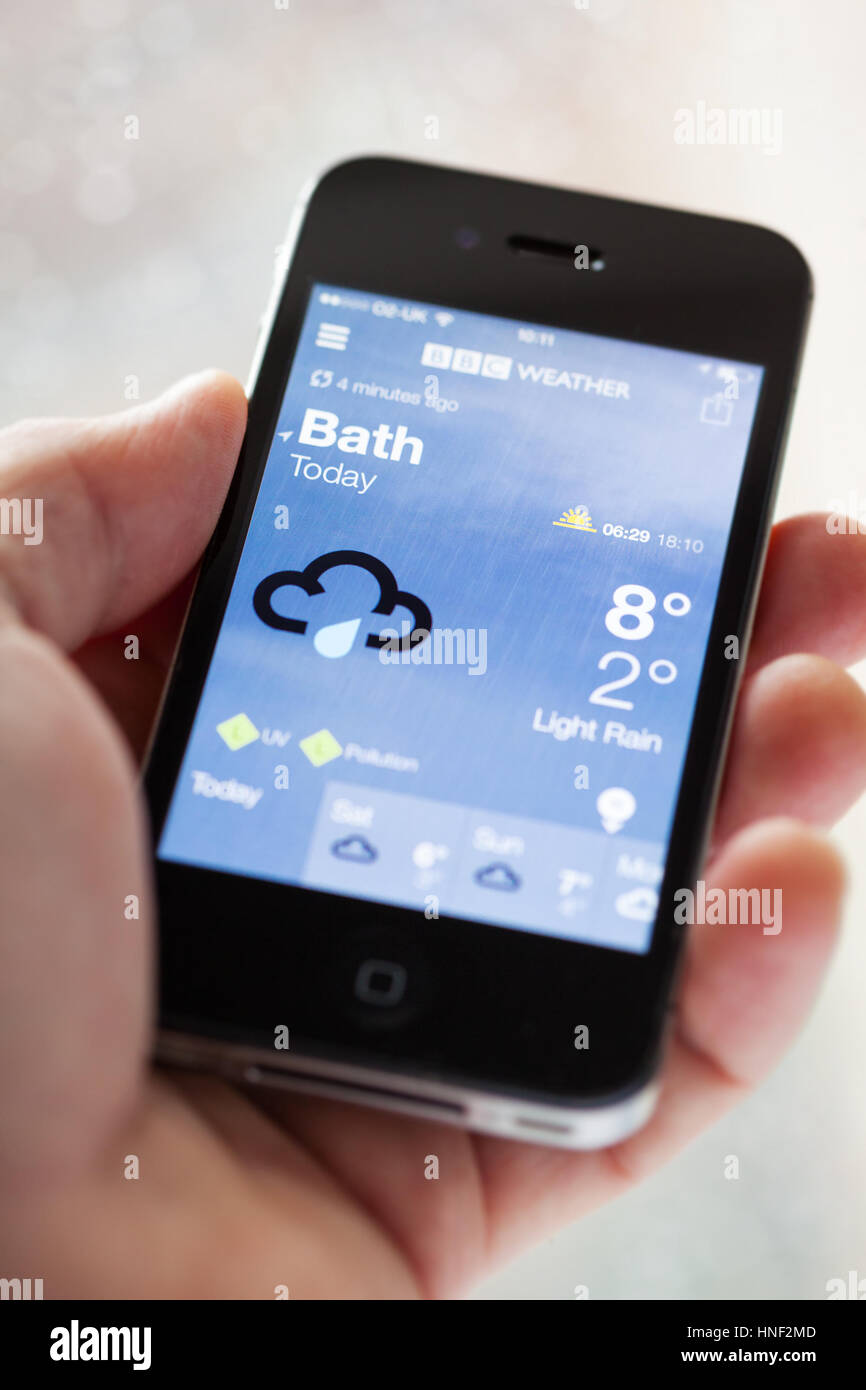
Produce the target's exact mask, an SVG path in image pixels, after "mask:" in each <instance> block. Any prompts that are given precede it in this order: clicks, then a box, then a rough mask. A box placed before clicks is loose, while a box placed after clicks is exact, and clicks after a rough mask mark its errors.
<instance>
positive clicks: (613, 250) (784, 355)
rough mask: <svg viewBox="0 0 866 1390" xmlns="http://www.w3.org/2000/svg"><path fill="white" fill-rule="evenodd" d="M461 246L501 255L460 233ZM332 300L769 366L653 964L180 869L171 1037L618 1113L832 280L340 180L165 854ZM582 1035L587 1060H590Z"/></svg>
mask: <svg viewBox="0 0 866 1390" xmlns="http://www.w3.org/2000/svg"><path fill="white" fill-rule="evenodd" d="M462 228H472V229H473V230H474V232H475V233H477V238H467V237H461V236H459V235H457V234H458V232H459V231H460V229H462ZM514 236H531V237H533V238H537V239H539V240H542V241H549V242H551V243H560V244H562V243H567V244H572V245H579V244H585V245H589V246H592V247H594V248H600V254H601V255H602V257H603V259H604V263H605V268H604V270H603V271H601V272H599V273H594V272H582V273H577V272H576V271H574V270H572V269H571V268H570V267H565V266H563V264H562V262H561V260H546V259H545V258H543V257H522V256H518V255H515V254H514V252H513V250H512V249H511V247H510V246H509V244H508V239H509V237H514ZM467 242H472V244H471V245H467V244H466V243H467ZM314 282H323V283H326V284H333V285H339V286H344V287H346V288H349V289H352V288H354V289H358V290H360V291H365V292H368V293H374V294H377V295H381V296H390V297H392V298H401V297H402V298H408V299H412V300H421V301H428V302H431V303H436V304H441V305H443V306H444V307H447V308H455V307H456V308H458V309H466V310H474V311H476V312H480V313H489V314H496V315H499V316H502V317H507V318H513V319H517V320H524V321H527V322H530V323H534V324H537V325H539V326H540V327H545V326H550V327H553V328H556V327H560V328H570V329H576V330H580V331H583V332H587V333H597V334H601V335H603V336H608V337H614V338H623V339H630V340H633V341H640V342H647V343H652V344H656V345H659V346H664V347H672V348H679V349H682V350H685V351H693V352H697V353H701V354H703V355H706V356H708V357H714V358H728V359H733V360H737V361H744V362H750V363H757V364H760V365H761V366H762V367H763V368H764V373H765V374H764V380H763V383H762V389H761V394H760V399H759V402H758V407H757V413H756V418H755V422H754V427H753V431H752V436H751V441H750V446H749V451H748V457H747V459H746V464H745V467H744V472H743V480H742V485H741V488H740V492H739V496H738V501H737V506H736V511H735V515H734V520H733V524H732V528H731V535H730V542H729V545H728V549H727V553H726V557H725V562H724V567H723V572H722V579H721V583H720V587H719V593H718V599H717V604H716V610H715V614H714V618H713V623H712V628H711V634H710V639H709V642H708V647H707V655H706V659H705V663H704V668H703V673H702V677H701V682H700V686H699V691H698V697H697V701H696V708H695V716H694V720H693V724H692V730H691V737H690V741H689V746H688V752H687V756H686V761H685V767H684V773H683V778H682V783H681V790H680V796H679V800H678V803H677V811H676V815H675V819H674V824H673V831H672V835H671V842H670V852H669V856H668V863H667V872H666V875H665V881H664V884H663V885H662V891H661V902H662V905H663V907H662V910H661V911H660V919H659V921H658V922H657V925H656V930H655V932H654V936H653V942H652V946H651V948H650V950H649V951H648V952H647V954H646V955H634V954H631V953H629V952H624V951H618V950H611V949H608V948H603V947H598V946H588V945H583V944H580V943H574V942H569V941H565V940H560V939H556V938H553V937H544V936H539V935H536V934H534V933H524V932H520V931H515V930H513V929H508V928H503V927H498V926H488V925H486V924H482V923H478V922H466V921H461V920H459V919H449V918H440V919H438V920H436V921H432V922H428V921H426V920H425V919H424V917H423V915H422V914H421V913H416V912H411V911H408V910H405V909H402V908H398V907H394V906H391V905H382V904H377V903H371V902H367V901H363V900H359V899H351V898H345V897H341V896H337V895H334V894H328V893H320V892H314V891H312V890H309V889H305V888H298V887H289V886H286V885H283V884H278V883H273V882H266V881H263V880H259V879H253V878H247V877H242V876H238V875H233V874H225V873H218V872H215V871H212V870H206V869H200V868H195V867H192V866H187V865H183V864H179V863H174V862H167V861H162V860H157V861H156V865H157V867H156V876H157V887H158V903H159V913H160V922H161V930H160V951H159V955H160V971H159V975H160V1024H161V1026H162V1027H163V1028H166V1029H170V1030H172V1031H174V1032H177V1033H181V1034H183V1033H185V1034H190V1035H192V1036H198V1035H201V1036H204V1037H208V1038H211V1039H222V1040H224V1041H226V1042H228V1043H233V1044H236V1045H244V1046H248V1047H249V1046H254V1047H261V1048H264V1049H267V1050H268V1051H270V1052H271V1053H272V1052H273V1046H274V1029H275V1027H277V1026H278V1025H281V1024H285V1025H287V1026H288V1027H289V1028H290V1035H291V1053H292V1055H293V1056H295V1057H298V1056H300V1055H308V1056H311V1057H317V1058H322V1059H329V1060H332V1061H336V1062H342V1063H346V1064H351V1065H355V1066H366V1067H373V1068H376V1069H378V1070H381V1071H387V1072H391V1073H394V1074H396V1075H402V1076H407V1077H411V1076H418V1077H424V1078H428V1079H430V1078H432V1079H435V1080H438V1081H440V1082H447V1083H449V1084H451V1085H458V1086H460V1085H462V1086H467V1087H471V1088H473V1089H476V1090H491V1091H498V1092H501V1093H503V1094H507V1095H512V1096H520V1097H524V1098H533V1099H535V1100H537V1101H541V1102H546V1103H548V1104H559V1105H569V1106H570V1105H576V1104H582V1105H598V1104H606V1103H610V1102H612V1101H613V1100H615V1099H617V1098H621V1097H625V1096H627V1095H629V1094H631V1093H632V1092H634V1091H635V1090H637V1089H639V1088H640V1087H641V1086H643V1085H644V1084H646V1082H647V1081H648V1080H649V1078H650V1077H651V1076H652V1074H653V1071H654V1068H655V1066H656V1062H657V1056H658V1052H659V1047H660V1042H661V1038H662V1033H663V1026H664V1021H665V1017H666V1013H667V1009H668V1004H669V998H670V993H671V986H672V981H673V977H674V972H675V967H676V964H677V959H678V956H679V952H680V945H681V937H682V931H683V929H682V928H681V927H680V926H678V925H677V924H676V923H675V922H674V921H673V912H672V908H673V891H674V889H675V887H677V886H682V885H685V884H690V883H692V882H693V881H694V879H695V878H696V877H697V873H698V869H699V865H700V859H701V856H702V853H703V850H704V845H705V837H706V833H707V827H708V822H709V818H710V816H711V814H712V809H713V805H714V800H715V793H716V789H717V785H718V775H719V769H720V766H721V760H722V755H723V751H724V743H725V738H726V733H727V729H728V726H729V717H730V712H731V708H732V704H733V699H734V695H735V691H736V684H737V677H738V674H739V670H740V669H741V665H742V656H743V655H744V650H743V648H744V644H745V641H746V637H747V628H748V624H749V619H750V613H751V608H752V603H753V598H754V594H755V589H756V585H757V581H758V578H759V574H760V568H761V564H762V560H763V554H764V550H765V542H766V537H767V534H768V530H769V524H770V517H771V512H772V506H773V500H774V495H775V488H776V483H777V479H778V471H779V465H780V461H781V455H782V450H783V447H784V440H785V436H786V432H787V428H788V425H789V422H790V415H791V409H792V404H793V396H794V388H795V384H796V378H797V372H798V369H799V362H800V358H801V354H802V346H803V340H804V335H805V327H806V323H807V319H808V312H809V305H810V301H811V295H812V289H811V276H810V273H809V269H808V266H807V265H806V262H805V261H804V259H803V257H802V256H801V254H800V253H799V251H797V249H796V248H795V247H794V246H793V245H792V243H790V242H789V241H787V240H786V239H785V238H783V237H781V236H779V235H778V234H776V233H774V232H771V231H769V230H767V229H765V228H762V227H757V226H753V225H750V224H746V223H739V222H733V221H728V220H725V219H720V218H714V217H707V216H703V215H699V214H694V213H684V212H679V211H675V210H672V209H667V208H660V207H653V206H648V205H644V204H638V203H631V202H626V201H622V200H618V199H611V198H606V197H600V196H596V195H592V194H583V193H575V192H571V191H569V190H565V189H558V188H551V187H543V186H540V185H538V186H537V185H532V184H526V183H521V182H516V181H513V180H508V179H501V178H495V177H490V176H486V175H479V174H474V173H470V172H466V171H462V170H453V169H447V168H442V167H438V166H432V165H424V164H416V163H410V162H408V161H403V160H398V159H389V158H384V157H383V158H380V157H370V158H362V159H355V160H351V161H349V162H347V163H345V164H341V165H338V166H337V167H336V168H334V169H332V170H330V171H329V172H328V173H327V174H326V175H325V176H324V177H323V179H322V180H321V181H320V182H319V183H318V185H317V186H316V189H315V191H314V194H313V196H312V198H311V200H310V203H309V206H308V208H307V210H306V215H305V217H304V221H303V224H302V226H301V229H300V233H299V236H298V240H297V244H296V247H295V250H294V256H293V260H292V263H291V266H290V269H289V274H288V277H287V279H286V282H285V286H284V288H283V291H282V294H281V297H280V300H279V304H278V306H277V309H276V312H275V315H274V319H273V326H272V330H271V333H270V337H269V340H268V344H267V347H266V350H265V353H264V356H263V359H262V362H261V367H260V370H259V373H258V376H257V379H256V382H255V387H254V390H253V392H252V395H251V399H250V411H249V425H248V429H247V434H246V437H245V440H244V443H243V447H242V450H241V454H240V458H239V463H238V467H237V470H236V472H235V475H234V479H233V482H232V485H231V488H230V491H229V495H228V498H227V501H226V504H225V507H224V509H223V512H222V514H221V516H220V519H219V522H218V524H217V527H216V530H215V532H214V535H213V538H212V540H211V542H210V545H209V546H208V549H207V552H206V554H205V557H204V560H203V563H202V568H201V572H200V575H199V578H198V582H197V584H196V588H195V591H194V594H193V598H192V600H191V604H190V608H189V613H188V616H187V622H186V625H185V630H184V634H183V638H182V641H181V643H180V646H179V649H178V655H177V659H176V662H175V666H174V669H173V673H172V677H171V680H170V683H169V686H168V689H167V692H166V696H165V700H164V704H163V708H162V712H161V718H160V722H159V726H158V730H157V733H156V736H155V739H154V742H153V745H152V748H151V752H150V757H149V762H148V768H147V772H146V778H145V782H146V789H147V795H148V800H149V806H150V811H151V820H152V828H153V836H154V843H156V842H157V841H158V838H159V835H160V832H161V828H162V825H163V822H164V818H165V815H166V812H167V809H168V805H169V801H170V797H171V793H172V789H173V786H174V783H175V779H176V776H177V772H178V769H179V766H180V762H181V758H182V755H183V751H184V747H185V744H186V740H187V736H188V732H189V728H190V726H191V723H192V719H193V716H194V714H195V709H196V706H197V703H198V699H199V696H200V693H201V688H202V685H203V683H204V679H205V676H206V672H207V668H208V664H209V661H210V656H211V653H212V650H213V646H214V643H215V641H216V637H217V634H218V631H219V626H220V623H221V620H222V614H223V611H224V607H225V604H226V601H227V598H228V593H229V590H230V587H231V582H232V578H233V575H234V570H235V567H236V564H237V560H238V557H239V553H240V548H241V545H242V542H243V538H244V536H245V534H246V529H247V525H248V522H249V516H250V514H251V511H252V506H253V503H254V500H255V495H256V491H257V487H258V482H259V478H260V476H261V472H262V469H263V467H264V463H265V460H266V457H267V452H268V448H269V444H270V440H271V438H272V435H273V431H274V429H275V427H276V422H277V417H278V413H279V405H280V401H281V399H282V395H283V392H284V389H285V384H286V381H287V378H288V373H289V369H290V366H291V362H292V357H293V354H294V349H295V345H296V342H297V337H298V334H299V331H300V326H301V322H302V320H303V316H304V312H305V309H306V305H307V300H308V293H309V288H310V286H311V284H312V283H314ZM728 634H736V635H738V637H739V638H740V642H741V661H740V662H736V661H731V660H728V659H727V658H726V656H725V641H724V639H725V637H726V636H727V635H728ZM665 904H670V907H671V911H670V912H667V911H666V910H665V908H664V905H665ZM662 919H664V920H662ZM367 958H382V959H386V960H397V961H400V962H402V963H403V964H405V966H406V968H407V970H408V972H409V980H410V988H409V989H408V990H407V994H406V997H405V1000H404V1001H403V1003H401V1005H400V1006H398V1007H397V1008H395V1009H390V1010H389V1009H383V1008H379V1007H376V1006H370V1005H366V1006H365V1005H363V1004H361V1003H359V1001H358V1000H357V998H356V997H355V996H354V994H353V982H354V978H355V973H356V970H357V965H358V963H359V962H360V961H362V960H364V959H367ZM581 1024H585V1025H587V1027H588V1028H589V1037H590V1046H589V1047H588V1048H576V1047H575V1045H574V1030H575V1028H576V1027H577V1026H578V1025H581Z"/></svg>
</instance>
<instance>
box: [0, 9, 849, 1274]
mask: <svg viewBox="0 0 866 1390" xmlns="http://www.w3.org/2000/svg"><path fill="white" fill-rule="evenodd" d="M281 4H282V0H276V3H275V0H178V2H177V3H166V4H161V3H159V0H63V2H62V3H61V0H48V3H46V4H41V5H33V4H28V3H25V0H8V3H7V4H6V5H5V6H4V14H3V19H2V25H0V424H5V423H8V422H10V421H12V420H13V419H15V418H17V417H19V416H22V415H25V414H55V415H58V414H87V413H91V412H97V411H107V410H113V409H121V408H123V407H124V406H125V404H126V401H125V400H124V382H125V380H126V378H128V377H129V376H131V375H134V376H137V377H138V378H139V381H140V389H141V395H142V398H146V397H149V396H151V395H154V394H156V393H157V392H158V391H159V390H161V389H162V388H163V387H164V386H166V385H167V384H168V383H169V382H171V381H172V380H173V379H174V378H176V377H177V376H179V375H181V374H183V373H186V372H189V371H193V370H196V369H198V368H200V367H203V366H210V365H215V366H216V365H218V366H221V367H225V368H227V369H229V370H230V371H232V372H234V373H235V374H237V375H238V376H240V377H241V379H242V380H243V379H244V378H245V376H246V371H247V367H248V364H249V358H250V354H251V351H252V348H253V343H254V340H255V336H256V321H257V319H258V317H259V314H260V312H261V310H262V308H263V306H264V302H265V299H266V297H267V292H268V288H269V284H270V279H271V275H272V270H273V262H274V254H275V250H276V248H277V246H278V244H279V243H280V241H281V240H282V238H283V235H284V231H285V228H286V224H287V221H288V216H289V213H290V209H291V204H292V201H293V199H294V197H295V195H296V194H297V192H298V190H299V188H300V187H301V185H302V184H303V182H304V181H305V180H306V179H308V178H309V177H310V176H311V175H312V174H313V173H315V172H316V171H317V170H319V169H321V168H322V167H323V166H327V165H329V164H332V163H335V162H337V161H338V160H340V159H342V158H344V157H346V156H348V155H351V154H356V153H362V152H364V153H368V152H379V153H396V154H401V155H405V156H408V157H414V158H417V159H422V160H430V161H434V162H442V163H453V164H458V165H463V166H465V167H468V168H477V169H479V170H485V171H490V172H496V173H502V174H508V175H512V176H515V177H521V176H523V177H526V178H529V179H533V180H536V181H540V182H551V183H558V184H564V185H571V186H573V187H577V188H584V189H589V190H594V191H598V192H605V193H610V194H614V195H617V194H618V195H622V196H625V197H631V198H638V199H644V200H646V201H650V202H660V203H669V204H673V205H681V206H683V207H688V208H691V209H694V210H698V211H705V212H714V213H721V214H724V215H728V216H731V217H737V218H743V219H746V220H751V221H757V222H765V223H767V224H769V225H771V226H773V227H775V228H777V229H778V230H780V231H782V232H784V233H786V234H787V235H788V236H790V237H791V238H792V239H793V240H794V241H795V242H796V243H797V244H798V245H799V246H800V248H801V249H802V250H803V252H804V253H805V255H806V257H807V259H808V260H809V262H810V264H811V266H812V268H813V271H814V273H815V277H816V281H817V301H816V310H815V314H814V317H813V324H812V332H811V338H810V343H809V349H808V353H807V359H806V365H805V371H804V375H803V379H802V384H801V388H800V393H799V402H798V407H797V414H796V418H795V422H794V429H793V433H792V437H791V443H790V446H789V450H788V461H787V468H786V474H785V478H784V482H783V486H782V490H781V496H780V503H779V515H787V514H789V513H790V512H793V511H796V510H801V509H815V508H825V507H828V506H831V505H832V504H833V501H834V499H843V500H844V499H847V498H848V497H849V494H850V493H851V492H852V491H854V492H857V491H858V490H860V489H861V477H862V473H863V463H862V456H863V437H864V429H863V421H862V415H861V411H862V410H863V389H862V382H861V374H862V372H863V367H864V358H863V348H862V339H863V330H862V324H863V320H864V311H866V293H864V291H866V257H864V255H863V249H862V248H863V238H864V233H866V181H864V179H863V176H862V157H863V147H862V130H863V125H864V120H866V97H864V82H863V74H862V52H863V43H864V38H866V17H864V16H866V12H864V10H863V8H862V6H861V5H860V4H858V3H857V0H823V3H822V4H821V5H819V6H818V5H815V4H814V3H807V0H760V3H758V4H756V3H755V0H713V3H712V4H705V3H701V4H696V3H695V0H589V4H588V7H587V8H585V9H583V8H579V7H578V6H576V5H575V4H574V3H573V0H531V2H530V0H526V3H523V4H520V3H516V0H438V3H432V0H430V2H429V3H428V0H365V3H362V0H354V2H353V0H288V5H287V8H278V7H277V6H278V5H281ZM701 101H703V102H706V103H707V105H708V106H720V107H725V108H728V107H747V108H756V107H757V108H766V109H768V110H770V111H773V110H776V109H779V110H780V111H781V112H782V122H783V125H782V145H781V151H780V152H779V153H778V154H776V155H773V154H767V153H765V152H764V151H763V150H762V149H761V148H759V147H758V148H756V147H749V146H745V147H744V146H715V147H708V146H703V147H701V146H683V145H678V144H676V143H675V142H674V138H673V131H674V112H675V111H676V110H677V109H678V108H682V107H689V108H694V107H695V106H696V104H697V103H698V102H701ZM130 116H134V117H136V118H137V120H138V126H139V138H138V139H137V140H130V139H127V138H125V132H126V131H128V130H130V129H131V128H132V127H131V126H130V123H129V122H128V117H130ZM429 116H435V117H437V119H438V129H439V136H438V139H435V140H431V139H428V138H425V130H429V129H430V123H429V122H427V120H426V118H427V117H429ZM346 236H347V237H351V236H352V227H351V225H347V227H346ZM863 504H866V497H864V499H863V503H862V504H861V505H863ZM839 543H840V544H844V543H845V542H844V541H843V540H840V542H839ZM804 579H806V580H807V581H808V576H804ZM864 603H866V595H864ZM792 755H793V756H796V750H792ZM864 830H866V817H864V810H863V806H862V805H861V806H860V807H858V808H857V809H856V810H855V811H854V812H852V813H851V814H850V815H849V816H848V817H847V819H846V821H845V822H844V823H843V825H842V827H841V828H840V830H839V831H838V832H837V839H838V841H839V843H840V844H841V845H842V847H843V849H844V850H845V851H846V853H847V856H848V859H849V862H850V864H851V868H852V884H851V893H850V897H849V901H848V907H847V913H846V923H845V934H844V940H843V944H842V946H841V949H840V952H839V954H838V956H837V958H836V962H835V965H834V967H833V970H832V974H831V977H830V980H829V982H828V985H827V987H826V989H825V991H824V993H823V996H822V999H821V1002H820V1004H819V1006H818V1008H817V1010H816V1012H815V1014H814V1016H813V1018H812V1020H811V1022H810V1024H809V1026H808V1027H807V1029H806V1030H805V1032H804V1033H803V1035H802V1036H801V1038H800V1040H799V1042H798V1044H797V1046H796V1047H795V1049H794V1051H793V1052H792V1053H791V1054H790V1055H789V1057H788V1058H787V1060H786V1061H785V1063H784V1064H783V1066H782V1067H781V1068H780V1069H779V1070H778V1071H777V1072H776V1073H775V1074H774V1075H773V1077H772V1078H771V1079H770V1080H769V1082H768V1083H767V1084H765V1085H764V1087H763V1088H762V1089H761V1091H760V1092H759V1093H758V1094H757V1095H755V1096H754V1097H753V1098H752V1100H751V1101H750V1102H749V1103H748V1104H746V1105H744V1106H743V1107H741V1108H740V1109H739V1110H738V1111H737V1112H736V1113H735V1114H733V1115H732V1116H731V1117H730V1118H728V1119H726V1120H725V1121H724V1122H722V1123H721V1124H719V1125H718V1126H717V1127H716V1128H715V1129H714V1130H712V1131H711V1132H710V1133H709V1134H707V1135H705V1136H704V1137H703V1138H702V1139H701V1140H700V1141H699V1142H698V1143H696V1144H695V1145H694V1146H693V1147H692V1148H691V1149H690V1150H689V1151H688V1152H687V1153H685V1154H683V1155H682V1156H681V1157H680V1158H679V1159H678V1160H677V1161H676V1162H674V1163H673V1164H672V1165H670V1167H668V1168H667V1169H666V1170H665V1171H664V1172H663V1173H661V1174H659V1175H658V1176H657V1177H656V1178H655V1179H653V1180H652V1181H651V1182H649V1183H647V1184H646V1185H645V1186H644V1187H642V1188H641V1189H640V1190H638V1191H636V1192H634V1193H633V1194H632V1195H630V1196H629V1197H628V1198H627V1199H625V1200H622V1201H620V1202H619V1203H617V1204H615V1205H613V1206H611V1207H609V1208H607V1209H605V1210H603V1211H600V1212H598V1213H596V1214H595V1215H594V1216H592V1217H591V1218H590V1219H589V1220H586V1221H584V1222H583V1223H581V1224H580V1226H577V1227H572V1228H570V1229H568V1230H566V1231H565V1232H564V1233H563V1234H561V1235H560V1236H559V1237H558V1238H557V1239H556V1240H555V1241H553V1242H551V1243H548V1244H547V1245H545V1246H542V1247H540V1248H539V1249H538V1250H536V1251H535V1252H534V1253H532V1254H530V1255H529V1256H527V1257H525V1258H524V1259H523V1260H522V1261H521V1262H520V1263H518V1264H516V1265H515V1266H513V1267H512V1268H511V1269H510V1270H508V1271H506V1272H505V1273H503V1274H501V1275H499V1276H498V1277H497V1278H495V1279H494V1280H492V1281H491V1282H489V1283H488V1284H487V1285H486V1286H485V1288H484V1289H483V1290H481V1291H480V1294H479V1297H483V1298H487V1299H569V1298H572V1297H573V1290H574V1287H575V1285H578V1284H585V1285H587V1286H588V1287H589V1291H590V1297H591V1298H621V1299H623V1298H624V1299H630V1298H657V1299H658V1298H661V1299H664V1298H698V1299H714V1298H728V1297H731V1298H734V1297H744V1298H753V1299H760V1298H769V1297H782V1298H805V1299H815V1298H822V1297H826V1293H825V1285H826V1283H827V1280H828V1279H830V1278H833V1277H841V1278H846V1277H847V1273H848V1271H849V1270H851V1269H857V1270H858V1271H859V1275H860V1277H861V1278H862V1277H864V1276H866V1191H864V1184H863V1177H862V1175H863V1168H864V1152H866V1118H864V1113H866V1112H864V1103H863V1094H862V1080H861V1076H862V1067H861V1058H862V1056H863V1054H864V1051H866V1011H864V1009H863V1007H862V994H863V988H864V980H866V947H864V942H863V933H862V917H863V906H864V900H866V867H864V864H863V860H862V855H861V845H862V843H863V839H864ZM729 1154H736V1155H737V1156H738V1157H739V1160H740V1173H741V1176H740V1178H739V1180H738V1181H726V1180H725V1178H724V1176H723V1166H724V1159H725V1156H726V1155H729Z"/></svg>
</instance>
